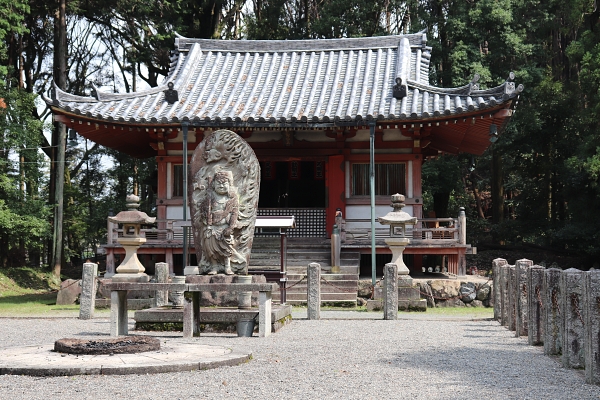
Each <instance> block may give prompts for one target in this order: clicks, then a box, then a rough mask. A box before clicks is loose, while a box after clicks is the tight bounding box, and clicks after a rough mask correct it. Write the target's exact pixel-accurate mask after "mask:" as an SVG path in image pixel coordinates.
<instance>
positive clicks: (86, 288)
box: [79, 263, 98, 319]
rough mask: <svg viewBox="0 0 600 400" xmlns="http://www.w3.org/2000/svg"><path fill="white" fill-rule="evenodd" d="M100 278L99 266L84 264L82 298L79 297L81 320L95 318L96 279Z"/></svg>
mask: <svg viewBox="0 0 600 400" xmlns="http://www.w3.org/2000/svg"><path fill="white" fill-rule="evenodd" d="M97 276H98V264H96V263H85V264H83V274H82V277H81V297H79V319H92V318H94V308H95V307H96V277H97Z"/></svg>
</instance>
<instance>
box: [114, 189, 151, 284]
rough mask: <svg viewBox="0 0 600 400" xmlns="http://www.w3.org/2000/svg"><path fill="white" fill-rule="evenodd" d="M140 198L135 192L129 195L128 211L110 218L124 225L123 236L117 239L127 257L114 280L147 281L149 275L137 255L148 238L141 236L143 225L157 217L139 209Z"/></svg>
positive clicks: (118, 268)
mask: <svg viewBox="0 0 600 400" xmlns="http://www.w3.org/2000/svg"><path fill="white" fill-rule="evenodd" d="M139 201H140V198H139V197H138V196H136V195H134V194H130V195H128V196H127V203H126V207H127V211H121V212H120V213H118V214H117V215H116V216H114V217H108V220H109V221H110V222H112V223H114V224H122V225H123V236H122V237H120V238H118V239H117V241H118V242H119V244H120V245H121V246H123V248H124V249H125V258H124V259H123V261H122V262H121V265H119V266H118V267H117V271H116V272H117V273H116V274H115V275H114V276H113V280H122V281H129V282H131V281H134V282H147V281H148V280H149V279H148V275H146V274H145V273H144V271H145V268H144V266H143V265H142V263H140V260H138V257H137V249H138V248H139V247H140V246H141V245H142V244H144V243H146V238H144V237H141V236H140V228H141V226H142V225H148V224H153V223H154V221H156V218H154V217H149V216H148V215H147V214H146V213H145V212H143V211H138V207H139V206H140V204H139Z"/></svg>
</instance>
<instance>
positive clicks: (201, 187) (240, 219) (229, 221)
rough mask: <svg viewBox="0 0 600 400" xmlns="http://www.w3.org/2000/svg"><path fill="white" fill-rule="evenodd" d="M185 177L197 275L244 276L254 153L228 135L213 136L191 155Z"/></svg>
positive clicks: (253, 201)
mask: <svg viewBox="0 0 600 400" xmlns="http://www.w3.org/2000/svg"><path fill="white" fill-rule="evenodd" d="M190 177H191V179H190V188H189V189H190V190H189V193H190V209H191V214H192V227H193V232H194V244H195V248H196V258H197V260H198V272H199V273H201V274H208V275H213V274H218V273H225V274H228V275H231V274H240V275H245V274H247V272H248V260H249V258H250V251H251V248H252V241H253V239H254V224H255V220H256V209H257V207H258V194H259V188H260V166H259V163H258V160H257V158H256V156H255V154H254V151H253V150H252V148H251V147H250V146H249V145H248V144H247V143H246V142H245V141H244V140H243V139H242V138H241V137H239V136H238V135H237V134H235V133H234V132H231V131H228V130H219V131H216V132H213V133H211V134H209V135H207V136H206V137H205V138H204V140H203V141H202V142H201V143H200V144H199V145H198V147H197V148H196V150H195V151H194V155H193V156H192V160H191V162H190Z"/></svg>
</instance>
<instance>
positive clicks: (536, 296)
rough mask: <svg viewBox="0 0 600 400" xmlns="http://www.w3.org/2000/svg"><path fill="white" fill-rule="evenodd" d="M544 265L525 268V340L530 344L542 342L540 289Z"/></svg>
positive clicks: (542, 326)
mask: <svg viewBox="0 0 600 400" xmlns="http://www.w3.org/2000/svg"><path fill="white" fill-rule="evenodd" d="M544 269H545V268H544V267H540V266H539V265H533V266H531V267H530V268H529V269H528V270H527V287H528V288H529V290H528V291H527V307H528V311H527V316H528V318H529V324H528V326H527V341H528V343H529V344H530V345H531V346H537V345H540V344H542V343H544V324H543V321H542V318H543V313H542V311H543V304H544V303H543V301H542V289H543V285H544Z"/></svg>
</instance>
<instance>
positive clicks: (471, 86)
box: [467, 74, 480, 96]
mask: <svg viewBox="0 0 600 400" xmlns="http://www.w3.org/2000/svg"><path fill="white" fill-rule="evenodd" d="M479 78H480V76H479V74H475V75H473V79H471V82H469V88H468V90H467V96H470V95H471V93H473V91H474V90H479V85H478V84H477V82H478V81H479Z"/></svg>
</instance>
